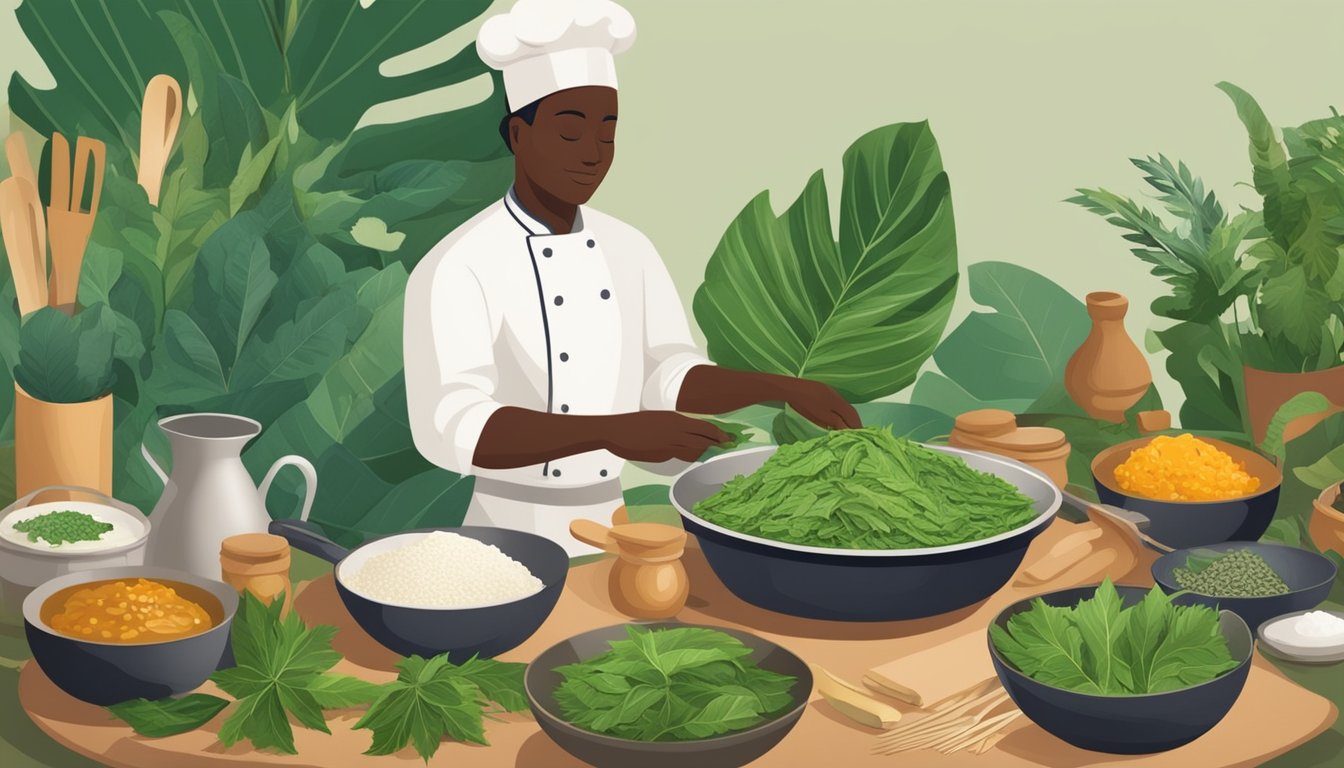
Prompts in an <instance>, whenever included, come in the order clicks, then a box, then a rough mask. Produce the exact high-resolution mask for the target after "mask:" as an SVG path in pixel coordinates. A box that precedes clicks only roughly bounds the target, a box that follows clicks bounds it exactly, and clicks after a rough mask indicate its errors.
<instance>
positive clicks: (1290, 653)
mask: <svg viewBox="0 0 1344 768" xmlns="http://www.w3.org/2000/svg"><path fill="white" fill-rule="evenodd" d="M1308 613H1311V611H1297V612H1296V613H1285V614H1284V615H1282V616H1275V617H1274V618H1272V619H1270V620H1269V621H1266V622H1265V623H1263V624H1261V625H1260V627H1259V628H1258V629H1257V630H1256V633H1255V634H1256V636H1257V637H1259V639H1260V643H1261V645H1262V646H1263V647H1265V648H1267V649H1268V650H1269V652H1270V653H1272V654H1274V655H1275V656H1278V657H1279V658H1282V659H1285V660H1287V661H1296V662H1299V663H1302V664H1334V663H1336V662H1340V661H1344V640H1340V641H1339V642H1337V643H1333V644H1331V645H1305V644H1299V643H1294V642H1292V641H1291V640H1288V639H1286V638H1283V637H1274V633H1269V632H1266V631H1265V630H1266V629H1268V628H1269V627H1270V626H1272V625H1274V624H1277V623H1279V622H1280V621H1285V620H1287V619H1293V618H1297V617H1298V616H1303V615H1306V614H1308ZM1325 613H1328V614H1330V615H1331V616H1336V617H1338V618H1341V619H1344V613H1341V612H1339V611H1325Z"/></svg>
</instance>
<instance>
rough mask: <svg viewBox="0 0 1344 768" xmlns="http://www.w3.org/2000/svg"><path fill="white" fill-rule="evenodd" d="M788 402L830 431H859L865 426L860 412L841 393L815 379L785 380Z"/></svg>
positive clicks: (794, 408)
mask: <svg viewBox="0 0 1344 768" xmlns="http://www.w3.org/2000/svg"><path fill="white" fill-rule="evenodd" d="M782 387H783V390H784V402H786V403H788V404H789V405H790V406H792V407H793V410H795V411H797V412H798V413H799V414H801V415H802V416H803V417H805V418H806V419H807V420H808V421H810V422H812V423H813V424H816V425H818V426H821V427H825V428H827V429H846V428H852V429H857V428H859V427H862V426H863V421H862V420H861V419H859V412H858V411H856V410H854V406H852V405H850V404H849V401H847V400H845V398H843V397H841V396H840V393H839V392H836V391H835V390H834V389H831V388H830V387H829V386H827V385H825V384H822V383H821V382H819V381H812V380H811V379H785V380H784V381H783V382H782Z"/></svg>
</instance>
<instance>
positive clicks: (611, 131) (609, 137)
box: [597, 115, 616, 144]
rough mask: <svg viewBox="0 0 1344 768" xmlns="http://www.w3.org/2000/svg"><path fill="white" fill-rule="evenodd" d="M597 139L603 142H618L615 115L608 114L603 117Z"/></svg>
mask: <svg viewBox="0 0 1344 768" xmlns="http://www.w3.org/2000/svg"><path fill="white" fill-rule="evenodd" d="M597 139H598V141H601V142H602V143H603V144H614V143H615V142H616V116H615V115H607V116H606V117H604V118H602V128H601V130H599V131H598V132H597Z"/></svg>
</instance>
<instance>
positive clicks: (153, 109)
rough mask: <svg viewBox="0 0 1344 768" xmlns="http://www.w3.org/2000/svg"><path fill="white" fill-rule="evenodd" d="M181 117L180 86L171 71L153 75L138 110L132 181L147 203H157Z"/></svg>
mask: <svg viewBox="0 0 1344 768" xmlns="http://www.w3.org/2000/svg"><path fill="white" fill-rule="evenodd" d="M181 121H182V88H181V86H179V85H178V84H177V81H176V80H174V79H173V78H172V76H171V75H155V76H154V77H153V78H151V79H150V81H149V84H148V85H146V86H145V100H144V106H143V108H142V109H141V111H140V168H139V170H138V171H137V173H136V178H135V180H136V182H137V183H139V185H140V186H142V187H144V188H145V193H146V194H147V195H149V204H150V205H158V204H159V192H160V190H161V189H162V187H163V171H164V168H166V167H167V166H168V157H169V155H171V154H172V151H173V141H174V140H176V139H177V128H178V125H179V124H180V123H181Z"/></svg>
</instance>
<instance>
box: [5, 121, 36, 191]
mask: <svg viewBox="0 0 1344 768" xmlns="http://www.w3.org/2000/svg"><path fill="white" fill-rule="evenodd" d="M5 158H6V159H7V160H9V173H10V175H12V176H15V177H17V178H20V179H23V180H24V181H27V182H28V183H29V184H31V185H33V189H37V173H36V172H35V171H34V170H33V163H32V161H31V160H29V159H28V143H27V142H26V141H24V139H23V134H22V133H19V132H18V131H15V132H13V133H11V134H9V138H7V139H5Z"/></svg>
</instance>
